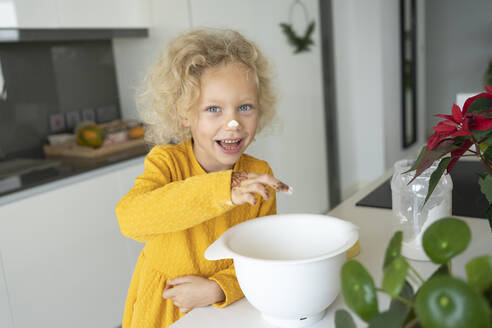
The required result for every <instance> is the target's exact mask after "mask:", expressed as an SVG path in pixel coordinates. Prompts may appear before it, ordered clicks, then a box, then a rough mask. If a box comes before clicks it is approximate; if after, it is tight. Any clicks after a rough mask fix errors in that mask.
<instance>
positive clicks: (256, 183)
mask: <svg viewBox="0 0 492 328" xmlns="http://www.w3.org/2000/svg"><path fill="white" fill-rule="evenodd" d="M267 186H270V187H272V188H273V190H275V191H283V192H285V193H288V194H292V188H291V187H289V186H288V185H286V184H285V183H283V182H282V181H280V180H277V179H276V178H274V177H273V176H271V175H269V174H258V173H252V172H232V181H231V200H232V203H233V204H234V205H241V204H246V203H250V204H251V205H253V206H254V205H256V202H257V200H256V197H255V194H258V195H260V196H261V197H263V198H264V199H269V198H270V192H269V191H268V189H267Z"/></svg>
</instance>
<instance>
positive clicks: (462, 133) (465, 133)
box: [449, 130, 472, 138]
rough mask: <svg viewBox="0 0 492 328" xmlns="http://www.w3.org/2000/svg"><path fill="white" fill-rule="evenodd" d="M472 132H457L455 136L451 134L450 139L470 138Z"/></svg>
mask: <svg viewBox="0 0 492 328" xmlns="http://www.w3.org/2000/svg"><path fill="white" fill-rule="evenodd" d="M471 134H472V132H471V131H470V130H458V131H456V132H455V133H453V134H450V135H449V137H450V138H454V137H464V136H469V135H471Z"/></svg>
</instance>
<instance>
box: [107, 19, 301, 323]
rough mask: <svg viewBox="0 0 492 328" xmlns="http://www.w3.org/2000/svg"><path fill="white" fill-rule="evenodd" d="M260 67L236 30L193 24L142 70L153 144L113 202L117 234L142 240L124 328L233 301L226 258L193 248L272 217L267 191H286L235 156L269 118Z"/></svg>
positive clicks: (267, 89) (263, 66)
mask: <svg viewBox="0 0 492 328" xmlns="http://www.w3.org/2000/svg"><path fill="white" fill-rule="evenodd" d="M267 66H268V64H267V62H266V60H265V58H264V57H263V55H262V54H261V52H260V51H259V50H258V48H257V47H256V46H255V45H254V44H253V43H251V42H250V41H248V40H246V39H245V38H244V37H242V36H241V35H240V34H239V33H237V32H234V31H230V30H211V29H207V30H204V29H201V30H195V31H192V32H190V33H187V34H185V35H182V36H180V37H178V38H177V39H175V40H174V41H173V42H171V44H170V45H169V47H168V50H167V52H166V53H165V54H164V55H163V56H161V58H160V59H159V61H158V63H157V64H156V66H155V67H154V68H153V69H152V70H151V71H150V72H149V73H148V75H147V77H146V85H145V88H144V91H143V92H142V93H141V94H140V95H139V109H140V111H141V113H142V119H143V120H144V122H145V123H146V126H147V132H146V138H147V140H148V141H150V142H152V143H154V144H156V145H157V146H155V147H154V148H153V149H152V150H151V151H150V153H149V154H148V155H147V157H146V159H145V171H144V173H143V174H142V175H141V176H139V177H138V178H137V179H136V180H135V186H134V187H133V188H132V189H131V190H130V191H129V192H128V194H127V195H125V196H124V197H123V198H122V199H121V200H120V202H119V203H118V205H117V206H116V215H117V217H118V220H119V224H120V229H121V232H122V234H123V235H125V236H127V237H129V238H133V239H135V240H138V241H140V242H145V243H146V245H145V247H144V249H143V250H142V253H141V254H140V257H139V259H138V262H137V264H136V267H135V272H134V274H133V278H132V281H131V284H130V288H129V291H128V296H127V301H126V306H125V313H124V318H123V327H124V328H126V327H168V326H169V325H170V324H172V323H173V322H174V321H176V320H177V319H179V318H180V317H181V316H183V315H184V314H185V313H187V312H188V311H190V310H191V309H193V308H195V307H200V306H207V305H210V304H213V305H214V306H216V307H224V306H227V305H229V304H231V303H232V302H234V301H236V300H238V299H239V298H241V297H243V294H242V292H241V290H240V288H239V285H238V282H237V280H236V276H235V272H234V266H233V263H232V260H219V261H207V260H206V259H205V258H204V256H203V254H204V252H205V250H206V249H207V247H208V246H209V245H210V244H212V242H214V241H215V240H216V239H217V238H218V237H219V236H220V235H221V234H222V233H223V232H224V231H226V230H227V229H228V228H230V227H231V226H233V225H235V224H238V223H240V222H242V221H245V220H249V219H252V218H256V217H260V216H264V215H270V214H275V213H276V203H275V191H285V192H292V190H291V189H290V188H289V187H288V186H287V185H285V184H284V183H282V182H281V181H279V180H277V179H276V178H274V177H273V173H272V170H271V169H270V167H269V166H268V164H267V163H266V162H264V161H261V160H258V159H256V158H253V157H251V156H248V155H246V154H244V151H245V150H246V148H247V147H248V145H249V144H250V143H251V142H252V141H253V140H254V137H255V134H256V132H257V131H259V130H261V129H262V128H263V127H265V126H266V125H267V124H269V123H270V122H271V120H272V117H273V114H274V102H275V97H274V94H273V92H272V88H271V82H270V76H269V73H268V69H267ZM168 142H174V143H177V142H180V143H179V144H177V145H170V144H167V143H168Z"/></svg>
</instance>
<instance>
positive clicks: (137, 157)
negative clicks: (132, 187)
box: [0, 148, 147, 206]
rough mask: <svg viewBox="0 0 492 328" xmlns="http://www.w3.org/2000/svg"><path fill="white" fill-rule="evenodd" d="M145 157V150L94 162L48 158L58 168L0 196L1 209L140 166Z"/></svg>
mask: <svg viewBox="0 0 492 328" xmlns="http://www.w3.org/2000/svg"><path fill="white" fill-rule="evenodd" d="M146 154H147V149H146V148H137V149H132V150H130V151H125V152H121V153H117V154H114V155H111V156H105V157H102V158H97V159H83V158H63V157H54V158H49V159H50V160H53V161H56V162H58V163H56V164H57V165H52V166H51V167H49V168H46V169H42V170H33V171H32V172H29V173H27V174H25V175H23V176H22V178H21V179H18V181H19V182H18V184H19V186H18V187H16V188H12V189H11V190H8V191H4V192H0V206H2V205H5V204H8V203H11V202H13V201H17V200H20V199H24V198H27V197H31V196H33V195H36V194H39V193H42V192H46V191H50V190H53V189H57V188H60V187H63V186H67V185H69V184H73V183H76V182H78V181H82V180H85V179H89V178H91V177H95V176H98V175H101V174H105V173H108V172H112V171H113V170H117V169H122V168H125V167H127V166H131V165H134V164H135V163H137V162H143V159H144V157H145V155H146Z"/></svg>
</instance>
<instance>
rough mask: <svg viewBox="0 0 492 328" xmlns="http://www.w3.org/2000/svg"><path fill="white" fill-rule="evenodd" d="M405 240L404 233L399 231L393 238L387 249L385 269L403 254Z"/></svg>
mask: <svg viewBox="0 0 492 328" xmlns="http://www.w3.org/2000/svg"><path fill="white" fill-rule="evenodd" d="M402 239H403V232H401V231H397V232H395V234H394V235H393V237H392V238H391V240H390V242H389V244H388V247H387V248H386V255H385V256H384V263H383V269H384V268H386V267H387V266H388V265H389V264H390V263H391V262H392V261H393V260H394V259H395V258H397V257H398V256H399V255H400V254H401V241H402Z"/></svg>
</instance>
